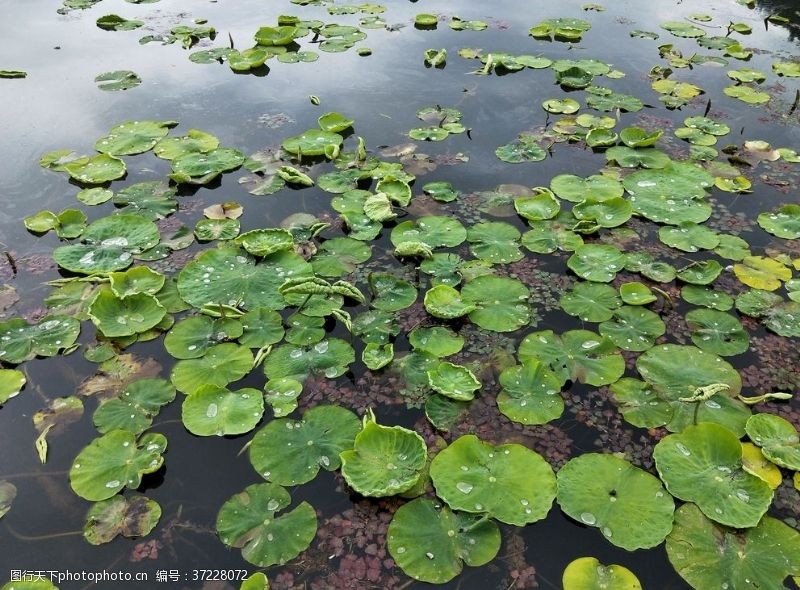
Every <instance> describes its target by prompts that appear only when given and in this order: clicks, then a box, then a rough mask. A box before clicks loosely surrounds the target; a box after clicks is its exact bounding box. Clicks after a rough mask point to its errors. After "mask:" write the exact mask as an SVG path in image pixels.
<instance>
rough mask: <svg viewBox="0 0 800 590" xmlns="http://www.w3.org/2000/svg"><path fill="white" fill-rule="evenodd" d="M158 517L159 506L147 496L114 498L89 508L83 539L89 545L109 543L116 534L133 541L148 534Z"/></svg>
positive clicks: (159, 513) (159, 515)
mask: <svg viewBox="0 0 800 590" xmlns="http://www.w3.org/2000/svg"><path fill="white" fill-rule="evenodd" d="M160 518H161V506H159V505H158V502H156V501H155V500H150V499H149V498H147V497H146V496H140V495H138V494H137V495H134V496H129V497H123V496H114V497H113V498H109V499H108V500H103V501H102V502H98V503H97V504H95V505H94V506H92V507H91V508H90V509H89V513H88V514H87V515H86V524H84V525H83V537H84V539H86V540H87V541H88V542H89V543H90V544H91V545H102V544H103V543H110V542H111V541H113V540H114V538H115V537H117V536H118V535H122V536H123V537H128V538H135V537H144V536H145V535H149V534H150V531H152V530H153V529H154V528H155V526H156V525H157V524H158V521H159V519H160Z"/></svg>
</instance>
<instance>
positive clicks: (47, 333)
mask: <svg viewBox="0 0 800 590" xmlns="http://www.w3.org/2000/svg"><path fill="white" fill-rule="evenodd" d="M80 329H81V327H80V322H79V321H78V320H76V319H74V318H71V317H67V316H62V315H50V316H47V317H45V318H42V319H41V320H40V321H39V323H37V324H29V323H28V322H27V321H25V320H24V319H22V318H11V319H9V320H6V321H5V322H0V346H2V350H0V360H3V361H5V362H8V363H13V364H19V363H22V362H25V361H27V360H30V359H32V358H34V357H36V356H55V355H57V354H58V351H59V350H63V349H68V348H70V347H72V345H73V344H74V343H75V341H76V340H77V339H78V334H79V333H80ZM12 389H13V388H12ZM9 397H10V396H9Z"/></svg>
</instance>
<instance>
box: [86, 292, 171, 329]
mask: <svg viewBox="0 0 800 590" xmlns="http://www.w3.org/2000/svg"><path fill="white" fill-rule="evenodd" d="M166 313H167V310H166V309H164V306H162V305H161V304H160V303H159V302H158V300H157V299H156V298H155V297H153V296H152V295H147V294H145V293H137V294H135V295H129V296H128V297H125V298H124V299H122V298H120V297H117V296H116V295H115V294H114V292H113V291H112V290H111V289H110V288H108V287H103V288H101V289H100V290H99V291H98V292H97V295H96V296H95V298H94V299H93V300H92V303H91V305H90V306H89V318H90V319H91V320H92V322H93V323H94V325H95V326H97V329H98V330H99V331H100V333H101V334H103V335H104V336H106V337H107V338H120V337H125V336H133V335H134V334H139V333H140V332H146V331H147V330H149V329H150V328H154V327H155V326H157V325H158V324H159V323H160V322H161V320H163V319H164V316H165V315H166Z"/></svg>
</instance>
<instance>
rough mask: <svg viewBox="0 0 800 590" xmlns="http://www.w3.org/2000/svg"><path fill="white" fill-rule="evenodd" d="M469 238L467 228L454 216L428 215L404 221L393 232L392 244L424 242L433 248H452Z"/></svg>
mask: <svg viewBox="0 0 800 590" xmlns="http://www.w3.org/2000/svg"><path fill="white" fill-rule="evenodd" d="M466 239H467V230H466V229H465V228H464V226H463V225H461V223H460V222H459V221H458V220H457V219H453V218H452V217H445V216H427V217H420V218H419V219H417V220H414V221H404V222H403V223H401V224H399V225H397V226H396V227H395V228H394V229H393V230H392V234H391V241H392V244H394V245H395V246H399V245H400V244H401V243H403V242H422V243H424V244H427V245H428V246H430V247H431V248H442V247H447V248H452V247H455V246H458V245H459V244H461V243H462V242H463V241H464V240H466Z"/></svg>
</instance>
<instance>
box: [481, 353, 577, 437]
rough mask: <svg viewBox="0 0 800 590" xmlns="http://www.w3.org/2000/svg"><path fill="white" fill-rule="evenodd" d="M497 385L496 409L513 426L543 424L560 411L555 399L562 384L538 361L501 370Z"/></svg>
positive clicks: (560, 401)
mask: <svg viewBox="0 0 800 590" xmlns="http://www.w3.org/2000/svg"><path fill="white" fill-rule="evenodd" d="M500 385H501V387H502V389H501V391H500V393H499V394H498V395H497V407H498V408H499V409H500V412H501V413H502V414H504V415H506V416H508V417H509V418H510V419H511V420H513V421H514V422H519V423H521V424H546V423H547V422H550V421H551V420H555V419H556V418H558V417H559V416H561V414H562V412H563V411H564V400H563V399H562V398H561V396H560V395H559V392H560V391H561V388H562V387H563V385H564V380H563V379H560V378H559V377H557V376H556V375H555V374H554V373H553V372H552V371H550V370H549V369H548V368H547V367H546V366H545V365H544V364H542V363H540V362H539V361H538V360H535V359H531V360H528V361H526V362H524V363H523V364H522V365H514V366H512V367H509V368H507V369H505V370H504V371H503V372H502V373H500Z"/></svg>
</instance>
